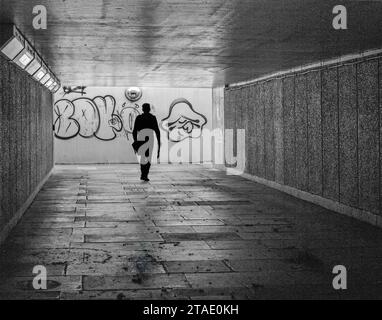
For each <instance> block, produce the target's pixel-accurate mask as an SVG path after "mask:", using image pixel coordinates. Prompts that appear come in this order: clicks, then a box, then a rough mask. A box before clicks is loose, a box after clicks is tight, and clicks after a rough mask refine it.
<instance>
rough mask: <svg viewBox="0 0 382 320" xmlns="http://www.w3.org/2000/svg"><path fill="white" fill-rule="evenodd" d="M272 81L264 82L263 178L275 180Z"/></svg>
mask: <svg viewBox="0 0 382 320" xmlns="http://www.w3.org/2000/svg"><path fill="white" fill-rule="evenodd" d="M273 90H274V88H273V82H271V81H269V82H265V83H264V94H265V97H264V135H265V136H264V143H265V145H264V148H265V149H264V150H265V158H264V161H265V178H266V179H268V180H272V181H274V180H275V132H274V114H273V103H274V101H273V95H274V93H273Z"/></svg>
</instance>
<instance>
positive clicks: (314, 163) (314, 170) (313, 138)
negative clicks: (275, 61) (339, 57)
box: [306, 71, 322, 195]
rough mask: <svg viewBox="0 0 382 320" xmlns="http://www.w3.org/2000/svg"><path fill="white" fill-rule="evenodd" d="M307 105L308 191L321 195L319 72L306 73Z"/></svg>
mask: <svg viewBox="0 0 382 320" xmlns="http://www.w3.org/2000/svg"><path fill="white" fill-rule="evenodd" d="M306 99H307V107H308V111H307V112H308V178H309V181H308V191H309V192H311V193H313V194H317V195H322V133H321V72H319V71H313V72H309V73H308V74H307V75H306Z"/></svg>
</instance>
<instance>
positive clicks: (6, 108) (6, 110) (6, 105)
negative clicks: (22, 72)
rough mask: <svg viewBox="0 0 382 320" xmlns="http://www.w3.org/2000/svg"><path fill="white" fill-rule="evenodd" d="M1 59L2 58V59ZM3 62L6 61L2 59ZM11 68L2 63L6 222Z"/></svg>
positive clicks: (6, 211) (6, 212) (7, 214)
mask: <svg viewBox="0 0 382 320" xmlns="http://www.w3.org/2000/svg"><path fill="white" fill-rule="evenodd" d="M0 59H1V58H0ZM1 61H4V60H3V59H1ZM9 67H10V64H9V63H6V62H3V63H2V70H1V71H2V73H1V78H3V81H2V86H3V87H2V88H4V89H3V90H1V94H2V96H3V98H2V101H3V104H2V109H3V112H2V113H3V114H2V115H3V116H2V121H1V127H2V150H3V153H2V155H1V158H2V166H3V177H2V184H3V194H2V199H1V202H2V206H3V215H4V219H5V221H8V220H9V217H10V212H11V197H10V193H11V192H12V190H11V187H10V183H9V181H10V170H11V161H10V159H11V157H10V131H9V125H10V124H9V114H10V112H11V108H10V101H9V100H10V90H9V82H8V79H9Z"/></svg>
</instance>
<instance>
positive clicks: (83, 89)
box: [62, 86, 86, 96]
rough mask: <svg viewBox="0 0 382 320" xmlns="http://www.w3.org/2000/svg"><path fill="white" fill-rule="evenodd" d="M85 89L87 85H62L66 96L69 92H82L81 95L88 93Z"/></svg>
mask: <svg viewBox="0 0 382 320" xmlns="http://www.w3.org/2000/svg"><path fill="white" fill-rule="evenodd" d="M85 89H86V87H84V86H77V87H73V88H72V87H66V86H64V87H62V90H63V91H64V96H66V95H67V94H70V93H80V94H81V96H83V95H84V94H86V92H85Z"/></svg>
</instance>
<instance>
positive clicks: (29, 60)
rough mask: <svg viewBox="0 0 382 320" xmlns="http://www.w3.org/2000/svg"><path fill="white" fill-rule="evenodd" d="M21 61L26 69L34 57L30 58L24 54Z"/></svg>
mask: <svg viewBox="0 0 382 320" xmlns="http://www.w3.org/2000/svg"><path fill="white" fill-rule="evenodd" d="M19 61H20V63H21V64H22V65H23V66H24V67H26V66H27V65H28V64H29V62H31V61H32V57H31V56H29V55H28V54H27V53H24V54H23V55H22V56H21V58H20V59H19Z"/></svg>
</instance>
